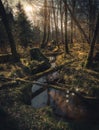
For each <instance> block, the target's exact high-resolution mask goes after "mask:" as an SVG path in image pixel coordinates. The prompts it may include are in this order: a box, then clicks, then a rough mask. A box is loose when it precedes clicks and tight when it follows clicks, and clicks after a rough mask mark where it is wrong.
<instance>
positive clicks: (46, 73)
mask: <svg viewBox="0 0 99 130" xmlns="http://www.w3.org/2000/svg"><path fill="white" fill-rule="evenodd" d="M75 60H76V59H73V60H71V61H69V62H64V63H62V64H61V65H59V66H57V67H54V68H50V69H48V70H46V71H44V72H40V73H37V74H35V75H33V76H28V77H24V80H26V79H29V80H36V79H38V78H40V77H42V76H45V75H48V74H51V73H53V72H56V71H58V70H60V69H62V68H63V67H64V66H65V65H66V66H68V65H70V64H71V63H72V62H74V61H75Z"/></svg>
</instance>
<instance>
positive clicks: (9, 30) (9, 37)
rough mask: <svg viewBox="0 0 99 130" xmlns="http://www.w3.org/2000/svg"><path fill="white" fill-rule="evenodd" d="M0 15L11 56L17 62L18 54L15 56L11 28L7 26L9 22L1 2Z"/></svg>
mask: <svg viewBox="0 0 99 130" xmlns="http://www.w3.org/2000/svg"><path fill="white" fill-rule="evenodd" d="M0 15H1V18H2V21H3V24H4V26H5V30H6V32H7V35H8V39H9V43H10V47H11V52H12V55H13V56H14V58H16V60H19V58H18V54H17V51H16V45H15V42H14V39H13V35H12V32H11V28H10V25H9V21H8V19H7V15H6V11H5V9H4V6H3V3H2V1H1V0H0Z"/></svg>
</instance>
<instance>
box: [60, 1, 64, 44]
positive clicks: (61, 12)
mask: <svg viewBox="0 0 99 130" xmlns="http://www.w3.org/2000/svg"><path fill="white" fill-rule="evenodd" d="M62 8H63V7H62V1H61V0H60V23H61V41H62V43H64V38H63V10H62Z"/></svg>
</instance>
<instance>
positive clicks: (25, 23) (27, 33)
mask: <svg viewBox="0 0 99 130" xmlns="http://www.w3.org/2000/svg"><path fill="white" fill-rule="evenodd" d="M17 10H18V12H17V20H16V26H17V31H18V34H19V39H20V41H21V45H22V46H24V47H27V46H28V43H29V42H30V41H31V39H32V37H33V32H32V26H31V22H30V21H29V20H28V18H27V16H26V14H25V11H24V9H23V6H22V4H21V3H20V2H19V3H18V5H17Z"/></svg>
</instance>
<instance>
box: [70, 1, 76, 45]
mask: <svg viewBox="0 0 99 130" xmlns="http://www.w3.org/2000/svg"><path fill="white" fill-rule="evenodd" d="M75 4H76V0H72V12H73V13H74V15H75ZM73 28H74V21H73V18H72V17H71V44H72V43H73V31H74V29H73Z"/></svg>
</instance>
